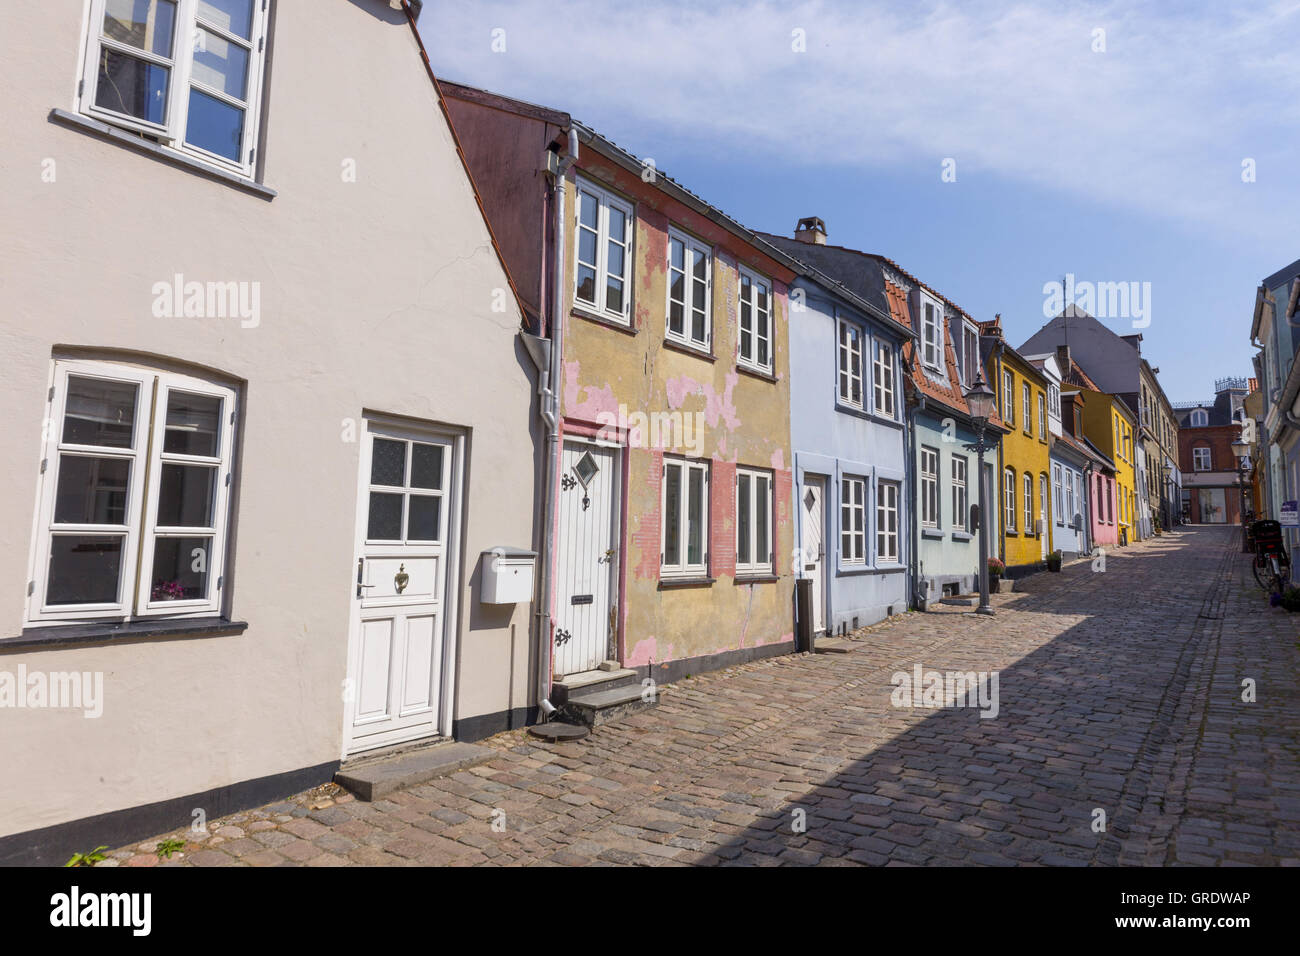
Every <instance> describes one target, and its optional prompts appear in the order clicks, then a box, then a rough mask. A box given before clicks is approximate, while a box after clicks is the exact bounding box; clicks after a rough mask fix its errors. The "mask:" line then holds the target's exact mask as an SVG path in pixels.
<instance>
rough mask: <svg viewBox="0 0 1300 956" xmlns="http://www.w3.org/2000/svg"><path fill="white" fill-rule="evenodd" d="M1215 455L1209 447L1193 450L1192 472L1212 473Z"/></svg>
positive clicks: (1204, 446)
mask: <svg viewBox="0 0 1300 956" xmlns="http://www.w3.org/2000/svg"><path fill="white" fill-rule="evenodd" d="M1213 464H1214V455H1213V454H1212V453H1211V451H1210V448H1209V446H1208V445H1199V446H1197V447H1196V448H1193V449H1192V471H1212V470H1213V468H1212V467H1211V466H1212V465H1213Z"/></svg>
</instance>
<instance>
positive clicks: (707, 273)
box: [629, 226, 713, 352]
mask: <svg viewBox="0 0 1300 956" xmlns="http://www.w3.org/2000/svg"><path fill="white" fill-rule="evenodd" d="M674 243H677V244H680V245H681V247H682V269H681V270H678V269H677V267H676V266H674V265H673V244H674ZM629 251H630V250H629ZM696 254H701V255H703V256H704V278H703V280H701V279H700V278H699V277H697V276H696V275H695V268H694V267H695V256H696ZM666 269H667V276H668V284H667V286H666V288H665V290H664V300H665V301H664V328H665V329H666V333H665V334H666V335H667V336H668V338H670V339H672V340H673V341H674V342H680V343H681V344H682V345H686V346H689V347H691V348H696V349H702V350H703V351H706V352H707V351H708V350H709V349H710V348H712V346H713V249H712V248H710V247H709V246H708V245H706V244H705V243H703V242H701V241H700V240H698V239H696V238H695V237H694V236H690V235H687V234H686V233H684V232H682V231H681V230H680V229H678V228H676V227H673V226H670V227H669V229H668V260H667V266H666ZM679 271H680V272H681V273H682V293H683V295H684V296H685V298H684V299H683V300H681V301H680V302H679V303H678V304H680V305H681V307H682V330H681V331H680V332H676V331H674V330H673V303H674V302H676V301H677V300H675V299H674V298H673V273H675V272H679ZM701 281H702V282H703V285H704V337H703V338H702V339H697V338H696V337H695V323H694V318H695V312H696V311H697V310H696V309H695V305H694V303H695V287H696V285H697V284H699V283H701Z"/></svg>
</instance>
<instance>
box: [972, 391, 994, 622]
mask: <svg viewBox="0 0 1300 956" xmlns="http://www.w3.org/2000/svg"><path fill="white" fill-rule="evenodd" d="M965 397H966V404H967V406H968V407H969V408H970V415H971V423H972V424H973V425H974V426H975V443H974V444H972V445H967V446H966V448H967V449H968V450H970V451H973V452H975V453H976V454H977V455H978V456H979V458H978V462H979V463H978V465H976V468H977V471H976V474H977V475H978V476H979V486H980V499H979V529H978V531H979V538H980V552H979V553H980V568H979V576H980V604H979V607H977V608H976V609H975V613H976V614H992V613H993V608H992V607H990V606H989V531H988V529H989V519H988V506H987V503H986V502H985V500H984V453H985V452H986V451H991V450H992V449H993V447H994V446H993V445H992V444H990V443H988V442H986V441H985V440H984V429H985V428H986V427H987V425H988V423H989V418H990V417H992V415H993V405H994V402H995V401H996V400H997V395H996V394H994V392H993V390H992V389H991V388H989V386H988V383H987V382H985V381H984V372H983V370H980V371H978V372H976V374H975V382H974V383H973V384H972V385H971V387H970V389H969V390H968V391H967V392H966V393H965Z"/></svg>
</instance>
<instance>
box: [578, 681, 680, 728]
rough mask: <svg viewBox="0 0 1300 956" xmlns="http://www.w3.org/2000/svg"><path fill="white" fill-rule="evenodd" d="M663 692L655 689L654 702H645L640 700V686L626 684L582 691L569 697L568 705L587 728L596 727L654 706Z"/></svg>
mask: <svg viewBox="0 0 1300 956" xmlns="http://www.w3.org/2000/svg"><path fill="white" fill-rule="evenodd" d="M599 686H600V685H598V687H599ZM663 690H664V689H663V688H662V687H658V688H656V689H655V693H656V698H655V700H654V701H647V700H642V699H641V691H642V687H641V685H640V684H626V685H624V686H621V687H611V688H607V689H606V688H603V687H601V688H600V689H593V690H588V691H584V692H582V693H580V694H576V695H574V696H572V697H570V698H569V704H570V705H571V706H573V707H574V708H576V709H577V711H578V713H579V714H581V715H582V719H583V722H584V723H586V725H587V726H588V727H596V726H599V725H600V724H604V723H608V722H609V721H610V720H612V719H613V718H615V717H617V716H619V715H620V714H626V713H630V712H632V711H637V710H644V709H646V708H648V707H653V706H655V704H656V703H657V702H658V695H662V694H663Z"/></svg>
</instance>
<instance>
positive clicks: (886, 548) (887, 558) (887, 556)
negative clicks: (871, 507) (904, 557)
mask: <svg viewBox="0 0 1300 956" xmlns="http://www.w3.org/2000/svg"><path fill="white" fill-rule="evenodd" d="M876 561H877V562H878V563H881V564H895V563H897V562H898V484H897V482H893V481H881V482H878V483H877V484H876Z"/></svg>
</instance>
